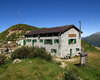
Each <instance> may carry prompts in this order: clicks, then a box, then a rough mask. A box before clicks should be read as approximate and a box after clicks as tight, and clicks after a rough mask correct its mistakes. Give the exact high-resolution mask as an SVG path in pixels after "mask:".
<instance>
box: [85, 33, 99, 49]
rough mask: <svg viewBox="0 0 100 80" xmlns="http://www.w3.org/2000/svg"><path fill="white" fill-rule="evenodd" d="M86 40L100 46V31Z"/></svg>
mask: <svg viewBox="0 0 100 80" xmlns="http://www.w3.org/2000/svg"><path fill="white" fill-rule="evenodd" d="M84 40H85V41H86V42H88V43H89V44H91V45H94V46H98V47H100V32H97V33H94V34H92V35H90V36H87V37H85V38H84Z"/></svg>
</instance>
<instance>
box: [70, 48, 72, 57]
mask: <svg viewBox="0 0 100 80" xmlns="http://www.w3.org/2000/svg"><path fill="white" fill-rule="evenodd" d="M71 56H72V49H70V57H71Z"/></svg>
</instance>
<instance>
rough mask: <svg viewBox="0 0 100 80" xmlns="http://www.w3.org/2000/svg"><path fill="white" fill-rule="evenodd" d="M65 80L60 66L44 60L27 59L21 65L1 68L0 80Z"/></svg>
mask: <svg viewBox="0 0 100 80" xmlns="http://www.w3.org/2000/svg"><path fill="white" fill-rule="evenodd" d="M30 61H32V62H31V63H30ZM63 78H64V76H63V69H62V68H61V67H60V66H59V65H57V64H56V63H52V62H47V61H45V60H42V59H26V60H23V61H22V62H21V63H16V64H12V63H9V65H4V66H2V67H0V80H58V79H59V80H63Z"/></svg>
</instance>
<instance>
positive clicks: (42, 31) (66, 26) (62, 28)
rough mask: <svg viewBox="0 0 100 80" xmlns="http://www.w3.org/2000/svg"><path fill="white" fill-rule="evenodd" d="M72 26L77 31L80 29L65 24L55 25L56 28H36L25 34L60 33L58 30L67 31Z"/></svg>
mask: <svg viewBox="0 0 100 80" xmlns="http://www.w3.org/2000/svg"><path fill="white" fill-rule="evenodd" d="M70 28H75V29H76V30H77V31H80V30H79V29H78V28H77V27H75V26H74V25H65V26H60V27H54V28H45V29H39V30H34V31H31V32H29V33H27V34H25V36H28V35H34V34H47V33H58V32H61V33H63V32H65V31H67V30H69V29H70Z"/></svg>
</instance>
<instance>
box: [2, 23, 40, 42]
mask: <svg viewBox="0 0 100 80" xmlns="http://www.w3.org/2000/svg"><path fill="white" fill-rule="evenodd" d="M36 29H39V28H37V27H35V26H30V25H27V24H16V25H13V26H11V27H10V28H8V29H7V30H5V31H4V32H2V33H0V42H4V41H14V40H16V39H21V38H23V36H24V34H25V33H28V32H30V31H32V30H36Z"/></svg>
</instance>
